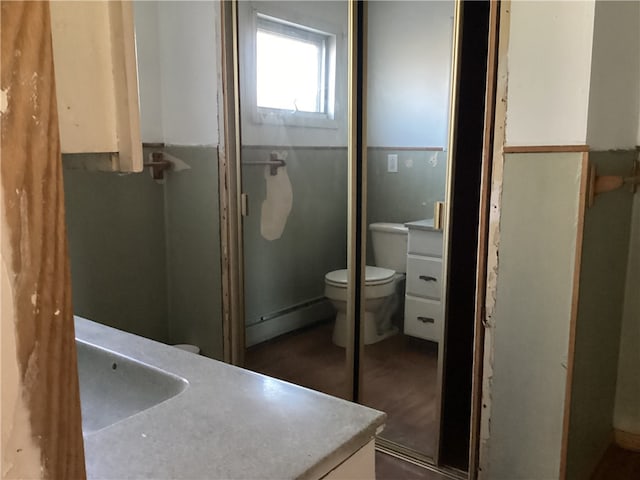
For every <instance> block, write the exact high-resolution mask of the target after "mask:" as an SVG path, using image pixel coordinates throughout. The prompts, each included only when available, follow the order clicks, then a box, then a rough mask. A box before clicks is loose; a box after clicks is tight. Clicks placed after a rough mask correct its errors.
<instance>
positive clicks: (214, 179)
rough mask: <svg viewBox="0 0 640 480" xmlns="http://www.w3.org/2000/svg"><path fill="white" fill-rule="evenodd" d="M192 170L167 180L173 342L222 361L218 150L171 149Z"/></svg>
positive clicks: (176, 173) (170, 311)
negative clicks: (194, 347) (193, 348)
mask: <svg viewBox="0 0 640 480" xmlns="http://www.w3.org/2000/svg"><path fill="white" fill-rule="evenodd" d="M165 152H166V153H168V154H169V155H171V156H173V157H175V158H177V159H179V160H181V162H184V164H185V165H184V166H186V167H189V168H185V169H184V170H175V171H171V172H169V173H168V175H167V179H166V182H165V215H166V240H167V250H166V252H167V279H168V299H167V301H168V320H169V338H170V339H171V342H172V343H191V344H195V345H198V346H199V347H200V349H201V350H202V353H203V354H205V355H207V356H209V357H213V358H218V359H221V358H222V295H221V288H222V287H221V266H220V221H219V213H218V212H219V207H218V160H217V158H218V157H217V148H216V147H184V146H167V147H165Z"/></svg>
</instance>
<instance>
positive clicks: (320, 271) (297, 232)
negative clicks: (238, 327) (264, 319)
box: [242, 147, 347, 325]
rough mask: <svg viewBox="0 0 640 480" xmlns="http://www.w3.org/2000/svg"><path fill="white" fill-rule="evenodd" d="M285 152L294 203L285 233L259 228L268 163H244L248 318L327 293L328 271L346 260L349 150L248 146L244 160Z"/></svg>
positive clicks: (342, 265) (253, 320)
mask: <svg viewBox="0 0 640 480" xmlns="http://www.w3.org/2000/svg"><path fill="white" fill-rule="evenodd" d="M274 150H276V151H278V152H286V154H287V158H286V162H287V174H288V175H289V179H290V181H291V187H292V190H293V207H292V210H291V213H290V215H289V217H288V219H287V222H286V225H285V228H284V231H283V233H282V236H281V238H279V239H277V240H272V241H269V240H265V239H264V238H263V237H262V235H261V234H260V212H261V205H262V201H263V200H264V199H265V197H266V181H265V178H264V168H265V167H263V166H259V165H247V166H245V167H243V191H244V192H246V193H247V194H248V195H249V216H248V217H245V219H244V254H245V279H244V281H245V309H246V324H247V325H253V324H256V323H258V322H259V321H260V317H261V316H264V315H267V314H271V313H274V312H277V311H279V310H281V309H284V308H287V307H290V306H292V305H296V304H298V303H301V302H305V301H307V300H311V299H314V298H317V297H322V296H323V295H324V276H325V274H326V273H327V272H329V271H331V270H335V269H339V268H346V264H347V256H346V255H347V250H346V248H347V151H346V149H345V148H325V147H243V149H242V159H243V161H263V160H268V159H269V156H270V154H271V152H272V151H274Z"/></svg>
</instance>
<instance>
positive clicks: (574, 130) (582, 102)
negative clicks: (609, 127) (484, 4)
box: [506, 0, 595, 145]
mask: <svg viewBox="0 0 640 480" xmlns="http://www.w3.org/2000/svg"><path fill="white" fill-rule="evenodd" d="M594 8H595V2H594V1H593V0H585V1H571V2H569V1H558V2H537V1H515V2H512V3H511V22H510V33H509V51H508V71H509V77H508V94H507V125H506V144H507V145H567V144H584V143H586V141H587V116H588V106H589V80H590V78H591V47H592V43H593V42H592V40H593V22H594V19H593V16H594Z"/></svg>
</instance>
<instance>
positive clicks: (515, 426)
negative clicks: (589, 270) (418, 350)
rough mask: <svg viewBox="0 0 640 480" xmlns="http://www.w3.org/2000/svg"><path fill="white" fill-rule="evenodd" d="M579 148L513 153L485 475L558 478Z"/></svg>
mask: <svg viewBox="0 0 640 480" xmlns="http://www.w3.org/2000/svg"><path fill="white" fill-rule="evenodd" d="M584 174H586V172H583V169H582V154H580V153H542V154H531V153H530V154H506V155H505V156H504V180H503V191H502V201H501V209H502V211H501V213H500V244H499V252H498V254H499V262H498V266H497V271H496V272H494V273H495V275H497V289H496V296H495V307H494V310H493V313H492V314H491V315H490V330H491V331H492V332H493V342H494V345H495V350H494V352H493V363H492V367H493V370H492V371H490V372H489V374H490V380H489V381H490V384H491V401H490V402H487V410H488V412H489V413H490V416H491V424H490V426H489V431H488V432H487V437H485V440H486V439H487V438H488V439H489V440H490V442H489V443H485V444H483V445H482V448H483V454H484V455H487V457H488V458H487V461H485V468H484V469H483V472H482V473H483V478H488V479H505V480H506V479H516V478H520V479H524V478H531V479H534V478H535V479H552V478H558V473H559V471H560V462H561V458H560V457H561V451H562V448H561V447H562V427H563V416H564V401H565V388H566V379H567V363H566V362H567V357H568V348H569V331H570V324H571V310H572V298H571V297H572V291H573V284H574V267H575V253H576V240H577V233H578V232H577V228H578V227H577V226H578V219H579V216H580V211H579V198H580V179H581V176H582V175H584Z"/></svg>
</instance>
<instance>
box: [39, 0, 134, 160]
mask: <svg viewBox="0 0 640 480" xmlns="http://www.w3.org/2000/svg"><path fill="white" fill-rule="evenodd" d="M50 12H51V35H52V40H53V62H54V69H55V76H56V97H57V104H58V121H59V128H60V146H61V150H62V153H83V154H86V153H91V154H99V155H92V156H91V157H92V158H93V159H94V160H95V165H94V166H95V167H96V169H100V170H111V171H121V172H139V171H142V142H141V139H140V113H139V103H138V77H137V66H136V50H135V37H134V25H133V7H132V4H131V2H126V1H121V0H115V1H105V0H101V1H93V2H70V1H56V2H51V3H50Z"/></svg>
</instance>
